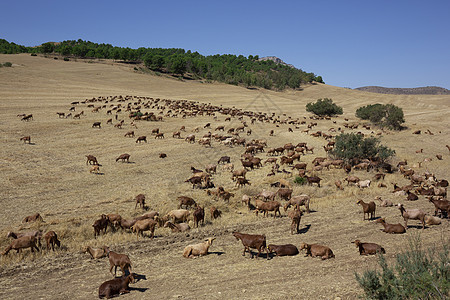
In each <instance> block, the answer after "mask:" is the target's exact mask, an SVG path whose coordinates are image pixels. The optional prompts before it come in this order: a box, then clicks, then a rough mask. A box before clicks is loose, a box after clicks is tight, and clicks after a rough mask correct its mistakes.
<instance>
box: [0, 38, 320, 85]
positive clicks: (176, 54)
mask: <svg viewBox="0 0 450 300" xmlns="http://www.w3.org/2000/svg"><path fill="white" fill-rule="evenodd" d="M0 53H6V54H15V53H44V54H47V53H59V54H60V55H62V56H66V57H67V56H72V57H78V58H99V59H114V60H121V61H125V62H133V63H143V64H144V65H145V67H146V68H148V69H150V70H152V71H156V72H161V73H170V74H175V75H180V76H183V75H185V74H186V73H188V74H190V75H191V76H192V77H193V78H195V79H203V80H208V81H219V82H225V83H228V84H233V85H242V86H246V87H251V86H256V87H262V88H265V89H274V90H284V89H286V88H291V89H297V88H300V86H301V84H305V83H309V82H313V81H316V82H321V83H323V80H322V77H321V76H316V75H315V74H314V73H308V72H305V71H303V70H301V69H296V68H292V67H289V66H285V65H281V64H276V63H275V62H273V61H270V60H267V61H260V60H259V56H258V55H249V56H248V57H245V56H243V55H233V54H222V55H219V54H216V55H209V56H204V55H201V54H200V53H198V52H192V51H190V50H188V51H185V50H184V49H179V48H144V47H141V48H138V49H131V48H124V47H115V46H112V45H111V44H98V43H93V42H90V41H83V40H81V39H79V40H67V41H63V42H61V43H50V42H49V43H44V44H42V45H41V46H38V47H25V46H20V45H16V44H14V43H9V42H7V41H6V40H0Z"/></svg>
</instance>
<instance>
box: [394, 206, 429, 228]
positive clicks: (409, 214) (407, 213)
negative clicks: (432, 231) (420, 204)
mask: <svg viewBox="0 0 450 300" xmlns="http://www.w3.org/2000/svg"><path fill="white" fill-rule="evenodd" d="M398 209H399V210H400V213H401V214H402V217H403V220H405V228H408V220H410V219H411V220H419V221H420V222H422V229H425V213H424V212H423V211H422V210H420V209H417V208H416V209H405V208H404V207H403V204H400V203H399V204H398Z"/></svg>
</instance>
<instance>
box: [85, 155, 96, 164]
mask: <svg viewBox="0 0 450 300" xmlns="http://www.w3.org/2000/svg"><path fill="white" fill-rule="evenodd" d="M86 159H87V160H86V165H87V164H88V163H89V164H90V165H91V164H93V165H99V163H98V161H97V158H96V157H95V156H94V155H86Z"/></svg>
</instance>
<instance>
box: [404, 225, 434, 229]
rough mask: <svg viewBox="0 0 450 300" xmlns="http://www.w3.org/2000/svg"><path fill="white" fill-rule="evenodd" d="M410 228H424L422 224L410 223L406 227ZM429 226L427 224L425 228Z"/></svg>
mask: <svg viewBox="0 0 450 300" xmlns="http://www.w3.org/2000/svg"><path fill="white" fill-rule="evenodd" d="M408 228H416V229H422V228H423V227H422V225H408V226H407V228H406V229H408ZM426 228H429V227H428V226H426V225H425V229H426Z"/></svg>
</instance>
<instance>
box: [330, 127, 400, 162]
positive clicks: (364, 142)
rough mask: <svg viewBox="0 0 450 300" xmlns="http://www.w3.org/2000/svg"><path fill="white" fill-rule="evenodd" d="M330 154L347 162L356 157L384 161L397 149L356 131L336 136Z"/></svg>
mask: <svg viewBox="0 0 450 300" xmlns="http://www.w3.org/2000/svg"><path fill="white" fill-rule="evenodd" d="M330 154H331V155H332V156H334V157H335V158H338V159H343V160H345V161H346V162H351V161H352V160H353V159H354V158H356V159H370V160H372V161H382V162H384V161H386V160H387V159H388V158H390V157H392V156H394V155H395V151H394V150H392V149H390V148H388V147H386V146H383V145H380V141H379V140H378V139H377V138H374V137H369V138H364V137H363V136H362V135H360V134H356V133H342V134H340V135H338V136H337V137H336V144H335V147H334V149H333V150H331V152H330Z"/></svg>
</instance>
